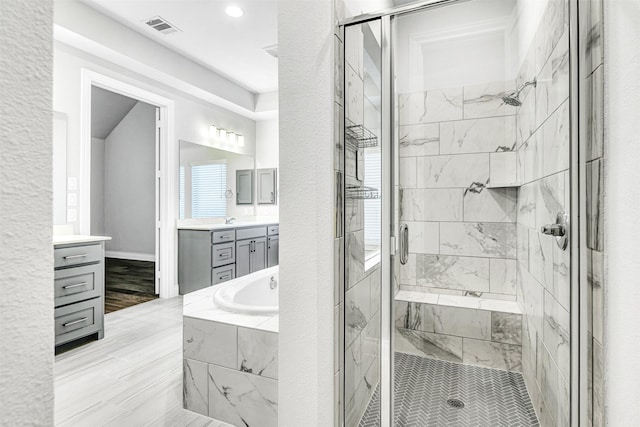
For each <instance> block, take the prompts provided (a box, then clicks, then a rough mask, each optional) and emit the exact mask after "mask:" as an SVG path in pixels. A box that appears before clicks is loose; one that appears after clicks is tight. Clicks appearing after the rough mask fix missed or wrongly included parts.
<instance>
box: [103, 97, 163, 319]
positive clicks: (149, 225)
mask: <svg viewBox="0 0 640 427" xmlns="http://www.w3.org/2000/svg"><path fill="white" fill-rule="evenodd" d="M157 115H158V112H157V107H154V106H153V105H150V104H147V103H145V102H142V101H138V100H136V99H133V98H130V97H127V96H124V95H120V94H118V93H115V92H111V91H108V90H105V89H102V88H100V87H97V86H92V87H91V212H92V215H91V234H92V235H97V236H109V237H111V240H109V241H108V242H107V243H106V245H105V313H110V312H113V311H116V310H120V309H123V308H127V307H130V306H133V305H136V304H140V303H143V302H146V301H150V300H152V299H155V298H158V294H157V292H156V268H155V265H156V262H157V261H156V258H157V254H156V247H157V245H156V241H155V239H156V232H155V219H154V217H155V215H156V212H155V206H156V203H157V200H156V193H157V191H156V179H155V177H156V158H157V153H156V150H157V148H158V143H157V141H156V138H157V132H156V117H157Z"/></svg>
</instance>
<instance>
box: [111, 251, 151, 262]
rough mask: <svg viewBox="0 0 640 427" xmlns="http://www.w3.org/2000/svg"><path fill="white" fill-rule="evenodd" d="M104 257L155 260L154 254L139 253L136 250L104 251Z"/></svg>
mask: <svg viewBox="0 0 640 427" xmlns="http://www.w3.org/2000/svg"><path fill="white" fill-rule="evenodd" d="M104 256H105V258H118V259H132V260H134V261H151V262H156V255H155V254H141V253H137V252H122V251H104Z"/></svg>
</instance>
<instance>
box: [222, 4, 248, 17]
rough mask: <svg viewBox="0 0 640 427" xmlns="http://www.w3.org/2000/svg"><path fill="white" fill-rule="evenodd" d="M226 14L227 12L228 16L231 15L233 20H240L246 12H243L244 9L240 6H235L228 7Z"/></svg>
mask: <svg viewBox="0 0 640 427" xmlns="http://www.w3.org/2000/svg"><path fill="white" fill-rule="evenodd" d="M225 12H227V15H229V16H230V17H232V18H240V17H241V16H242V15H244V10H242V8H240V7H239V6H235V5H229V6H227V8H226V9H225Z"/></svg>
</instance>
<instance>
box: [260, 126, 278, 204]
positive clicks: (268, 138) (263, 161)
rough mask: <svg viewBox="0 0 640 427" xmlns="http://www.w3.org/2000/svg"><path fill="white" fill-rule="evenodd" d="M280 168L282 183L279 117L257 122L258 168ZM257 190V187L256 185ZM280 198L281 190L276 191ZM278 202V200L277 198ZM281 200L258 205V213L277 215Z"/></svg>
mask: <svg viewBox="0 0 640 427" xmlns="http://www.w3.org/2000/svg"><path fill="white" fill-rule="evenodd" d="M269 168H276V169H278V177H277V183H278V186H279V185H280V176H279V174H280V132H279V122H278V119H275V120H263V121H259V122H256V169H269ZM256 191H257V187H256ZM276 194H277V197H278V199H279V198H280V191H279V189H278V191H277V192H276ZM276 201H277V202H278V200H276ZM278 206H279V202H278V203H277V204H275V205H256V215H258V216H271V217H277V216H278V213H279V208H278Z"/></svg>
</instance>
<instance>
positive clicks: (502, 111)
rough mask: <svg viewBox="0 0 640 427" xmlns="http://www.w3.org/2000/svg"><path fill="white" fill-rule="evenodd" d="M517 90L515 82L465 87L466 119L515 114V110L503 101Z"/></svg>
mask: <svg viewBox="0 0 640 427" xmlns="http://www.w3.org/2000/svg"><path fill="white" fill-rule="evenodd" d="M514 90H515V85H514V82H513V81H501V82H493V83H488V84H481V85H473V86H465V87H464V118H465V119H473V118H477V117H492V116H503V115H507V114H511V115H513V114H515V111H514V110H513V108H512V107H511V106H509V105H506V104H505V103H504V102H503V101H502V97H503V96H507V95H509V94H510V93H512V92H513V91H514Z"/></svg>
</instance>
